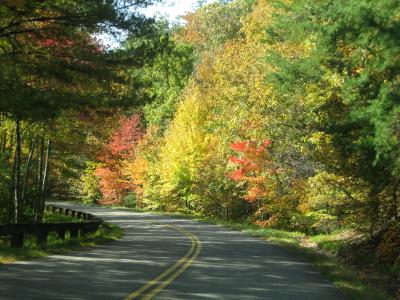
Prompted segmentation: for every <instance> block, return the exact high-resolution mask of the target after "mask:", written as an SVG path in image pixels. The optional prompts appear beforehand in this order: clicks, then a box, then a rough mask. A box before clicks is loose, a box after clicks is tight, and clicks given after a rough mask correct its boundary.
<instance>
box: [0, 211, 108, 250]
mask: <svg viewBox="0 0 400 300" xmlns="http://www.w3.org/2000/svg"><path fill="white" fill-rule="evenodd" d="M46 210H47V211H51V212H53V213H58V214H60V215H65V216H72V217H77V218H79V219H82V220H84V222H60V223H32V224H5V225H0V236H8V237H10V241H11V247H17V248H18V247H22V246H23V244H24V236H25V235H27V234H31V235H35V236H36V241H37V243H38V244H46V243H47V237H48V234H49V233H50V232H55V233H57V235H58V237H59V238H61V239H65V235H66V233H67V232H69V235H70V238H77V237H78V236H79V235H81V236H82V235H84V234H86V233H90V232H95V231H96V230H97V229H98V228H99V226H100V225H101V224H102V222H103V220H102V219H101V218H99V217H97V216H95V215H93V214H90V213H86V212H82V211H79V210H74V209H69V208H63V207H58V206H54V205H46Z"/></svg>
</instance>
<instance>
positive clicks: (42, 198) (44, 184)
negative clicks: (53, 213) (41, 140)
mask: <svg viewBox="0 0 400 300" xmlns="http://www.w3.org/2000/svg"><path fill="white" fill-rule="evenodd" d="M46 148H47V149H46V156H45V157H44V166H43V177H42V182H41V186H40V201H39V207H38V208H39V212H38V215H39V222H42V219H43V214H44V208H45V203H46V192H47V181H48V179H47V178H48V176H49V169H50V168H49V158H50V151H51V144H50V140H47V147H46Z"/></svg>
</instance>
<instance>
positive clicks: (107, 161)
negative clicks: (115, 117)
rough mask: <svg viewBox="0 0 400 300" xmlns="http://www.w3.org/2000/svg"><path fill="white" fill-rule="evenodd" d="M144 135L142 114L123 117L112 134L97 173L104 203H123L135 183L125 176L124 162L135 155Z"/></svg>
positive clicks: (101, 157) (100, 157) (100, 159)
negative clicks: (141, 121)
mask: <svg viewBox="0 0 400 300" xmlns="http://www.w3.org/2000/svg"><path fill="white" fill-rule="evenodd" d="M142 136H143V131H142V129H141V124H140V116H139V115H132V116H131V117H121V118H120V120H119V127H118V128H117V129H116V130H115V132H114V133H113V134H112V136H111V138H110V141H109V142H108V144H106V145H105V147H104V150H103V152H102V153H101V155H100V156H99V157H98V159H99V161H100V164H99V166H97V168H96V170H95V173H96V175H97V176H98V177H99V178H100V181H99V187H100V191H101V193H102V194H103V198H102V199H101V200H100V202H101V203H103V204H107V205H110V204H121V203H122V201H123V199H124V197H125V196H126V195H127V194H128V191H130V190H134V189H135V186H134V184H133V183H132V182H131V181H129V180H128V179H127V177H126V176H124V171H123V168H124V163H125V162H126V160H127V159H128V158H132V157H134V156H135V150H136V146H137V144H138V143H139V141H140V139H141V138H142Z"/></svg>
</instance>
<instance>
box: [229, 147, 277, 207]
mask: <svg viewBox="0 0 400 300" xmlns="http://www.w3.org/2000/svg"><path fill="white" fill-rule="evenodd" d="M270 144H271V141H269V140H265V141H263V142H262V143H261V144H260V145H257V143H255V142H252V141H240V142H236V143H232V144H231V145H230V146H231V149H232V150H234V151H236V152H239V155H240V157H237V156H232V157H230V158H229V161H230V162H231V163H233V164H235V165H236V166H237V168H236V169H235V170H234V171H232V172H230V173H228V174H227V176H228V177H229V178H230V179H232V180H234V181H246V182H247V183H248V185H249V188H248V191H247V195H246V196H245V197H244V199H245V200H246V201H249V202H254V201H256V200H259V199H261V198H263V197H265V196H266V195H267V192H268V191H267V189H266V182H267V180H268V178H267V177H266V174H268V175H271V174H272V173H273V172H274V167H273V165H272V162H271V160H270V159H269V155H268V152H267V151H266V149H267V147H268V146H269V145H270Z"/></svg>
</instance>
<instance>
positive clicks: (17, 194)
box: [13, 119, 22, 224]
mask: <svg viewBox="0 0 400 300" xmlns="http://www.w3.org/2000/svg"><path fill="white" fill-rule="evenodd" d="M15 138H16V139H15V142H16V144H15V156H14V191H13V196H14V223H16V224H17V223H19V222H20V220H21V217H22V216H21V213H22V212H21V128H20V120H19V119H17V120H16V124H15Z"/></svg>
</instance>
